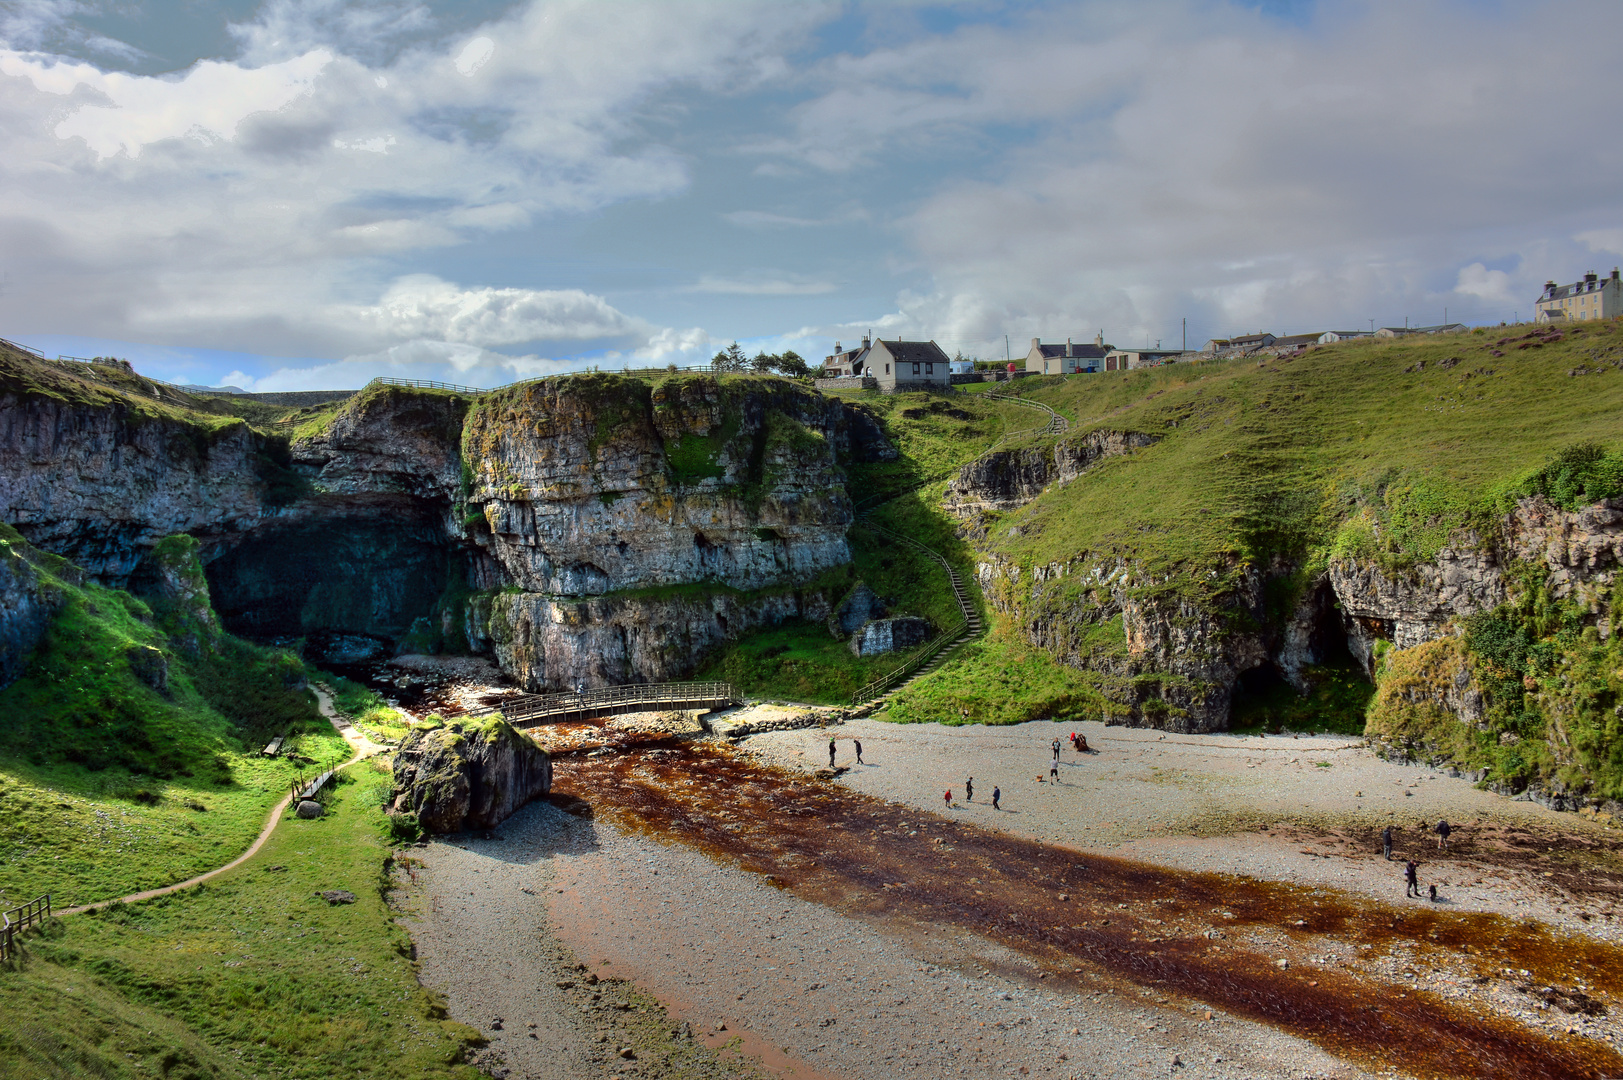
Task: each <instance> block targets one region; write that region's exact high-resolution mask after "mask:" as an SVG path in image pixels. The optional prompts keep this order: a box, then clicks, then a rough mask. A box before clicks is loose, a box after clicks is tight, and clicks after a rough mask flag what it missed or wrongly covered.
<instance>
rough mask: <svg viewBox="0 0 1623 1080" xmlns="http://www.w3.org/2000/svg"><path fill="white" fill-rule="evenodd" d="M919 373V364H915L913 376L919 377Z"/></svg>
mask: <svg viewBox="0 0 1623 1080" xmlns="http://www.w3.org/2000/svg"><path fill="white" fill-rule="evenodd" d="M918 373H919V366H918V365H917V364H914V365H913V374H915V375H917V374H918Z"/></svg>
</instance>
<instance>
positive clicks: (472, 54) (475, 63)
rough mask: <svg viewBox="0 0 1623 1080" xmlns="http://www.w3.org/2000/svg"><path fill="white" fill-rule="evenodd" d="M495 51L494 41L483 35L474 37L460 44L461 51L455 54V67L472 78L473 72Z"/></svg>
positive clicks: (483, 64) (482, 65)
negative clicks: (464, 43) (462, 44)
mask: <svg viewBox="0 0 1623 1080" xmlns="http://www.w3.org/2000/svg"><path fill="white" fill-rule="evenodd" d="M495 51H496V43H495V42H494V41H491V40H490V39H489V38H487V37H484V36H483V35H481V36H479V37H476V38H474V39H473V40H472V41H470V42H468V43H467V44H466V45H464V46H462V51H461V52H459V53H457V54H456V69H457V71H458V72H460V73H461V74H462V75H464V76H466V77H468V78H472V77H473V75H474V73H475V72H477V71H478V70H479V69H480V68H482V67H484V66H485V64H486V63H487V62H488V61H489V60H490V57H491V55H492V54H494V53H495Z"/></svg>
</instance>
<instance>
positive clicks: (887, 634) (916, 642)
mask: <svg viewBox="0 0 1623 1080" xmlns="http://www.w3.org/2000/svg"><path fill="white" fill-rule="evenodd" d="M928 640H930V623H929V620H927V619H921V618H918V617H917V616H915V615H904V616H902V617H900V618H896V619H874V620H873V621H872V622H870V623H868V624H866V625H865V626H863V627H862V629H860V630H858V631H857V632H856V633H855V634H852V635H851V652H852V653H854V654H855V655H857V656H879V655H881V654H882V653H888V652H897V651H898V650H902V649H912V648H917V647H918V646H920V645H923V644H924V643H925V642H926V641H928Z"/></svg>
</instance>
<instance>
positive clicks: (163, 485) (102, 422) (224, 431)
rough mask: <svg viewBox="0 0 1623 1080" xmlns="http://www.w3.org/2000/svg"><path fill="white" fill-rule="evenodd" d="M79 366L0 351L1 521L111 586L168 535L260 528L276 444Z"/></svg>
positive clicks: (274, 471)
mask: <svg viewBox="0 0 1623 1080" xmlns="http://www.w3.org/2000/svg"><path fill="white" fill-rule="evenodd" d="M80 367H81V368H82V369H83V370H84V371H85V372H86V373H87V374H86V375H80V374H75V373H74V372H72V371H69V370H67V369H66V368H63V367H59V366H56V365H51V364H48V363H44V362H40V361H34V360H30V359H27V358H24V357H21V356H19V355H18V354H16V353H13V352H10V351H9V350H5V349H0V520H4V521H6V522H8V523H9V524H11V525H13V526H15V527H16V529H17V531H18V532H20V533H22V535H23V536H24V537H26V538H27V539H28V540H29V541H30V542H31V543H33V544H35V545H37V546H38V547H41V548H43V549H45V550H47V551H51V552H54V553H56V554H58V555H62V556H64V557H66V558H68V559H70V560H71V561H72V562H73V563H75V564H76V565H77V566H79V567H81V568H83V569H84V570H85V571H86V572H88V573H89V574H91V575H92V576H93V577H96V578H98V579H99V580H101V581H103V582H104V583H107V584H111V585H123V584H124V583H126V582H127V581H128V579H129V576H130V574H131V573H132V572H133V571H134V570H135V568H136V566H137V565H138V564H139V563H140V561H141V559H142V558H143V557H145V555H146V553H147V552H148V551H149V550H151V548H152V546H153V545H154V544H156V543H157V542H158V541H159V540H160V539H162V538H163V537H165V536H169V535H171V534H173V533H180V532H186V533H192V534H193V535H196V536H199V537H203V538H218V537H226V536H230V535H233V534H240V533H242V532H244V531H246V530H248V529H251V528H252V527H253V526H254V525H256V524H257V523H258V522H259V520H260V518H261V516H262V515H263V514H264V513H265V512H266V510H267V507H268V504H269V503H270V502H274V501H275V499H274V497H273V496H272V495H271V488H270V481H269V480H268V479H267V477H270V478H272V479H275V478H277V477H278V476H279V473H278V470H279V469H280V468H281V465H280V463H279V462H278V460H277V450H276V446H275V444H274V441H273V440H269V439H266V438H264V437H262V436H260V435H257V434H256V433H254V432H253V431H252V430H251V429H250V428H249V426H248V425H247V424H246V423H244V422H243V421H241V420H237V419H234V418H224V417H204V416H198V415H194V414H191V413H188V412H187V411H186V410H185V406H186V405H187V404H189V403H190V402H189V399H185V398H183V397H181V396H179V395H174V394H170V395H169V397H170V399H171V400H172V402H173V403H172V404H171V403H170V402H168V401H164V400H162V399H159V398H155V397H150V396H141V397H137V396H135V395H130V394H123V393H120V392H118V390H119V388H120V387H121V385H122V384H123V383H126V382H133V381H135V380H134V378H133V376H126V375H125V374H124V373H123V372H122V371H120V370H118V369H114V368H111V366H110V365H109V370H108V371H107V372H104V373H103V375H102V380H101V381H97V380H95V379H92V378H90V377H88V376H89V374H94V371H93V369H92V365H80ZM96 367H100V365H97V366H96ZM146 385H147V386H148V387H150V385H151V384H146Z"/></svg>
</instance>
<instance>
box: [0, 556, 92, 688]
mask: <svg viewBox="0 0 1623 1080" xmlns="http://www.w3.org/2000/svg"><path fill="white" fill-rule="evenodd" d="M64 580H65V581H67V582H69V583H71V584H75V585H77V584H81V583H82V582H83V580H84V575H83V574H82V573H81V572H80V571H79V569H78V568H77V567H75V566H72V565H71V564H69V563H68V562H67V561H66V560H64V559H61V558H58V557H56V556H53V555H47V554H45V553H44V552H42V551H40V550H38V549H37V548H35V547H34V546H33V545H32V544H30V543H28V541H26V540H24V539H23V538H22V536H21V535H20V534H19V533H18V532H17V531H16V530H15V529H12V528H11V527H10V526H7V525H3V524H0V687H5V686H9V685H10V684H11V683H12V682H13V681H15V680H16V678H17V677H18V676H19V675H21V674H22V672H23V668H24V667H25V666H26V665H27V662H28V657H29V654H31V653H32V652H33V651H34V647H35V646H36V645H38V644H39V640H40V638H41V637H42V636H44V634H45V628H46V627H47V626H48V625H49V624H50V621H51V617H52V616H53V615H55V614H56V612H57V611H59V610H60V609H61V607H62V605H63V603H65V602H66V600H67V594H66V593H65V591H64V590H63V589H62V587H61V582H62V581H64Z"/></svg>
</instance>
